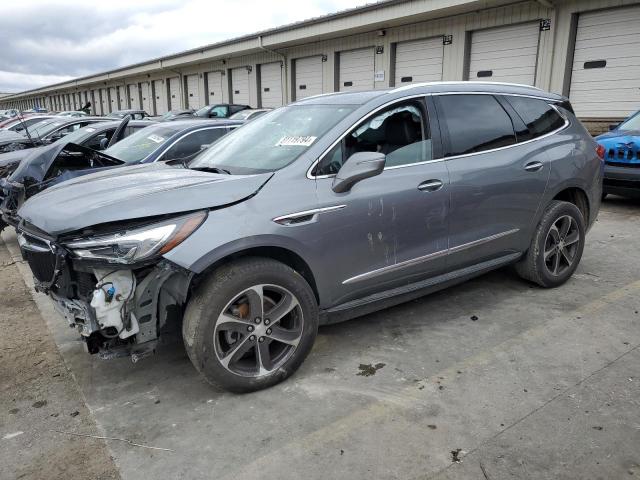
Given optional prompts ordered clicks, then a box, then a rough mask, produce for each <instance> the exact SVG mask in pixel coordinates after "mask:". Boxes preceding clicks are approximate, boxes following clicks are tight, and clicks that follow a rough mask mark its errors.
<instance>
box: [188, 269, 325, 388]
mask: <svg viewBox="0 0 640 480" xmlns="http://www.w3.org/2000/svg"><path fill="white" fill-rule="evenodd" d="M317 331H318V305H317V302H316V298H315V295H314V294H313V291H312V290H311V287H310V286H309V284H308V283H307V282H306V280H305V279H304V278H303V277H302V276H301V275H300V274H299V273H298V272H296V271H295V270H293V269H291V268H290V267H288V266H287V265H284V264H283V263H280V262H277V261H275V260H271V259H267V258H255V257H250V258H244V259H240V260H237V261H235V262H232V263H229V264H227V265H224V266H222V267H221V268H219V269H217V270H215V271H214V272H212V273H211V274H209V276H208V277H207V278H206V279H205V280H204V282H203V283H202V284H201V285H200V286H199V288H198V289H197V290H196V292H195V293H194V295H193V296H192V298H191V300H190V301H189V304H188V305H187V309H186V311H185V315H184V322H183V326H182V334H183V338H184V343H185V347H186V350H187V354H188V355H189V358H190V359H191V361H192V363H193V364H194V366H195V367H196V369H197V370H198V371H200V372H201V373H202V374H203V375H204V376H205V378H206V379H207V381H209V383H211V384H213V385H217V386H220V387H222V388H224V389H226V390H230V391H233V392H239V393H242V392H251V391H255V390H260V389H263V388H268V387H270V386H272V385H275V384H277V383H279V382H281V381H283V380H284V379H286V378H287V377H289V376H290V375H291V374H292V373H293V372H295V371H296V370H297V369H298V367H299V366H300V365H301V364H302V362H303V361H304V359H305V358H306V357H307V355H308V354H309V352H310V351H311V347H312V346H313V342H314V341H315V337H316V334H317Z"/></svg>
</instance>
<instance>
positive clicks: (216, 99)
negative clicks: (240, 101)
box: [205, 72, 224, 105]
mask: <svg viewBox="0 0 640 480" xmlns="http://www.w3.org/2000/svg"><path fill="white" fill-rule="evenodd" d="M205 75H206V78H207V105H214V104H216V103H222V102H223V101H224V95H223V94H222V73H221V72H207V73H206V74H205Z"/></svg>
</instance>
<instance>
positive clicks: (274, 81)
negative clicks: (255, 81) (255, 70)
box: [259, 62, 282, 108]
mask: <svg viewBox="0 0 640 480" xmlns="http://www.w3.org/2000/svg"><path fill="white" fill-rule="evenodd" d="M260 103H261V105H259V106H261V107H263V108H276V107H281V106H282V63H281V62H273V63H264V64H262V65H260Z"/></svg>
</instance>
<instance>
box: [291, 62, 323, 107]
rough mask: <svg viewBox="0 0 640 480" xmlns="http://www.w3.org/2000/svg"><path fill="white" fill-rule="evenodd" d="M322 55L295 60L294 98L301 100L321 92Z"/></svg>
mask: <svg viewBox="0 0 640 480" xmlns="http://www.w3.org/2000/svg"><path fill="white" fill-rule="evenodd" d="M322 63H323V62H322V56H320V55H317V56H315V57H306V58H297V59H296V60H295V77H296V80H295V93H294V95H295V99H296V100H301V99H303V98H306V97H311V96H313V95H320V94H321V93H322Z"/></svg>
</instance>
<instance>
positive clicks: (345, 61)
mask: <svg viewBox="0 0 640 480" xmlns="http://www.w3.org/2000/svg"><path fill="white" fill-rule="evenodd" d="M339 55H340V57H339V58H340V60H339V64H338V65H339V69H340V72H339V80H338V90H340V91H341V92H356V91H359V90H371V89H373V87H374V70H375V52H374V49H373V48H360V49H358V50H349V51H345V52H340V53H339Z"/></svg>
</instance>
